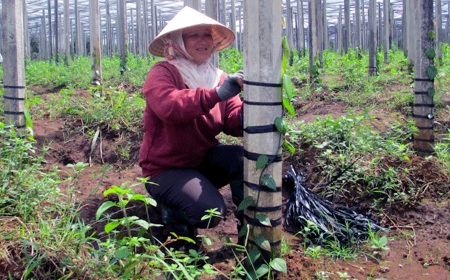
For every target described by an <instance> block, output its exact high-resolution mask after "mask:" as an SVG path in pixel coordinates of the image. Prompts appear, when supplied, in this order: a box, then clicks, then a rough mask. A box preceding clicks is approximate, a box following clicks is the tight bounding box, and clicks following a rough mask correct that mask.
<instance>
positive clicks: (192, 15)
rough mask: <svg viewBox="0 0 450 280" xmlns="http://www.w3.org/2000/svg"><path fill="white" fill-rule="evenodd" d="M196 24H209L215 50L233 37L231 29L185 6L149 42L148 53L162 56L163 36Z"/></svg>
mask: <svg viewBox="0 0 450 280" xmlns="http://www.w3.org/2000/svg"><path fill="white" fill-rule="evenodd" d="M197 25H198V26H200V25H211V32H212V34H211V35H212V37H213V41H214V46H215V51H219V50H222V49H224V48H226V47H228V46H229V45H231V43H233V41H234V39H235V35H234V32H233V31H232V30H231V29H229V28H228V27H226V26H225V25H223V24H221V23H220V22H218V21H216V20H214V19H212V18H210V17H207V16H205V15H204V14H202V13H200V12H199V11H197V10H195V9H192V8H190V7H188V6H186V7H184V8H183V9H182V10H181V11H180V12H179V13H178V14H176V15H175V16H174V17H173V19H172V20H170V21H169V23H168V24H167V25H166V27H164V29H163V30H162V31H161V32H160V33H159V34H158V36H156V38H155V39H154V40H153V41H152V42H151V43H150V46H149V47H148V49H149V51H150V53H151V54H153V55H154V56H160V57H164V41H163V38H164V37H165V36H167V35H168V34H170V33H172V32H174V31H178V30H181V29H184V28H187V27H192V26H197Z"/></svg>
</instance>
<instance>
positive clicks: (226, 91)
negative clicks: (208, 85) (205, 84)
mask: <svg viewBox="0 0 450 280" xmlns="http://www.w3.org/2000/svg"><path fill="white" fill-rule="evenodd" d="M243 79H244V72H242V71H239V72H236V73H234V74H231V75H228V76H227V77H226V78H225V80H224V81H223V83H222V85H221V86H220V87H217V88H216V91H217V95H219V97H220V99H222V100H228V99H230V98H231V97H233V96H235V95H238V94H239V93H240V92H241V90H242V88H241V84H242V80H243Z"/></svg>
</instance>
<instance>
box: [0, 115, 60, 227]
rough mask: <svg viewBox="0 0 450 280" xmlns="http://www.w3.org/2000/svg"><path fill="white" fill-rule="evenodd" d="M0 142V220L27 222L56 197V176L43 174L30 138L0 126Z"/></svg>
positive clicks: (2, 125) (38, 155)
mask: <svg viewBox="0 0 450 280" xmlns="http://www.w3.org/2000/svg"><path fill="white" fill-rule="evenodd" d="M0 139H1V144H0V167H1V168H0V182H1V184H0V216H18V217H21V218H24V219H30V218H31V217H33V216H34V215H36V214H37V212H38V211H40V210H42V208H41V205H42V203H43V202H44V201H48V200H52V197H54V195H57V194H58V193H59V189H58V188H57V184H58V179H57V172H56V171H52V170H49V171H44V169H43V167H42V166H41V165H42V162H43V161H44V160H43V156H44V155H43V154H42V155H41V154H38V153H37V152H36V149H35V147H34V142H35V141H34V140H33V139H32V138H31V137H27V136H26V135H21V134H20V133H19V132H17V131H16V130H14V129H13V128H12V127H8V126H5V124H4V123H0ZM24 190H26V191H24Z"/></svg>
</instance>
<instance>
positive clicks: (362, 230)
mask: <svg viewBox="0 0 450 280" xmlns="http://www.w3.org/2000/svg"><path fill="white" fill-rule="evenodd" d="M304 183H305V176H304V175H303V174H301V173H297V171H296V170H295V168H294V167H293V166H292V165H291V166H290V167H289V170H288V171H287V174H286V176H285V177H284V178H283V187H287V188H290V189H293V192H292V193H291V194H290V196H289V198H288V199H287V202H286V211H285V213H284V225H285V230H287V231H290V232H294V231H295V233H297V232H299V231H302V230H303V229H304V228H306V227H311V223H312V224H314V225H315V226H316V227H317V228H316V230H310V231H308V238H309V239H310V240H312V241H313V242H317V243H323V241H325V240H329V239H337V240H339V242H341V243H346V244H347V243H350V242H358V241H362V240H364V239H366V238H367V237H368V236H369V230H370V231H372V232H373V233H376V232H378V231H380V230H385V229H384V228H382V227H381V226H379V225H378V224H377V223H376V221H375V220H374V219H372V218H370V217H367V216H364V215H362V214H359V213H356V212H355V211H353V210H352V209H350V208H348V207H345V206H342V205H337V204H335V203H333V202H331V201H328V200H326V199H324V198H322V197H321V196H319V195H317V194H316V193H314V192H311V191H310V190H308V189H306V188H305V186H304Z"/></svg>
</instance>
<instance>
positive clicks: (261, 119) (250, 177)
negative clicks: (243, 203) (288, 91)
mask: <svg viewBox="0 0 450 280" xmlns="http://www.w3.org/2000/svg"><path fill="white" fill-rule="evenodd" d="M244 5H245V6H244V25H245V27H246V28H245V41H246V42H252V43H251V44H247V45H246V47H245V50H244V57H245V67H244V73H245V74H244V75H245V76H244V150H245V158H244V186H245V187H244V195H245V197H252V198H253V199H252V203H251V205H250V206H249V207H248V208H246V209H245V210H244V215H245V224H246V225H247V226H248V227H249V230H250V232H249V238H248V244H249V247H254V248H255V247H256V248H258V249H259V250H260V251H261V253H262V255H263V256H264V258H265V259H266V260H268V259H269V258H274V257H277V256H279V255H280V254H281V232H282V226H281V218H282V212H281V205H282V194H281V182H282V157H281V134H280V132H279V131H278V130H277V128H276V127H275V125H274V123H275V120H276V119H277V118H281V117H282V116H283V106H282V105H283V101H282V84H281V81H282V77H281V67H282V65H281V64H282V61H281V58H282V54H283V51H282V41H281V38H282V18H281V16H282V10H281V7H282V3H281V1H278V0H277V1H273V0H249V1H245V2H244Z"/></svg>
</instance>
